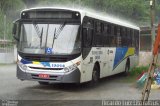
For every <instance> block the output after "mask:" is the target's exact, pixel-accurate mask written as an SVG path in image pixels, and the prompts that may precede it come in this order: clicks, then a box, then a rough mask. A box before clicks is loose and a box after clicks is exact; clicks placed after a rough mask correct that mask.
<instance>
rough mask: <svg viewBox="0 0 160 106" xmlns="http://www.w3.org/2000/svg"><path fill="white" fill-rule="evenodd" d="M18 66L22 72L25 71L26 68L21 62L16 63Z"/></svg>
mask: <svg viewBox="0 0 160 106" xmlns="http://www.w3.org/2000/svg"><path fill="white" fill-rule="evenodd" d="M18 66H19V67H20V68H21V69H22V70H27V66H26V65H25V64H23V63H21V62H19V63H18Z"/></svg>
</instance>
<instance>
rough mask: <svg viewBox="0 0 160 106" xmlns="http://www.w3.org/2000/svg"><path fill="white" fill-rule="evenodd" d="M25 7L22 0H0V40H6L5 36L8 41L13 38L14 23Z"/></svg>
mask: <svg viewBox="0 0 160 106" xmlns="http://www.w3.org/2000/svg"><path fill="white" fill-rule="evenodd" d="M24 7H25V4H24V3H23V2H22V0H0V24H1V26H0V39H2V38H4V37H3V36H4V34H5V38H6V39H11V38H12V36H11V32H12V21H13V20H15V19H16V18H17V16H18V15H19V12H20V11H21V9H22V8H24ZM4 31H5V32H4Z"/></svg>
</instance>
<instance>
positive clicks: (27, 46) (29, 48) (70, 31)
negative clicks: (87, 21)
mask: <svg viewBox="0 0 160 106" xmlns="http://www.w3.org/2000/svg"><path fill="white" fill-rule="evenodd" d="M79 29H80V25H79V24H75V23H74V24H70V23H65V22H64V23H59V24H57V23H56V24H51V23H50V24H48V23H46V24H43V23H23V24H21V30H20V42H19V47H18V49H19V51H21V52H23V53H32V54H45V53H46V49H49V50H50V52H49V54H75V53H79V52H80V47H81V46H80V45H81V42H80V34H79V32H80V31H79ZM47 53H48V52H47Z"/></svg>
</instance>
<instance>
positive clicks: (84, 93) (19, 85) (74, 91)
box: [0, 64, 160, 106]
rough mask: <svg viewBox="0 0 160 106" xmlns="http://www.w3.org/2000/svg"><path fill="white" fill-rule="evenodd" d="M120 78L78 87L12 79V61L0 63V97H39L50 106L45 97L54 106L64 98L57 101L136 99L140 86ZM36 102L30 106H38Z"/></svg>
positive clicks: (157, 94) (154, 95)
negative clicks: (45, 84)
mask: <svg viewBox="0 0 160 106" xmlns="http://www.w3.org/2000/svg"><path fill="white" fill-rule="evenodd" d="M123 78H125V77H124V76H122V75H116V76H112V77H109V78H105V79H103V80H101V81H100V83H99V84H98V85H97V86H94V87H91V86H89V85H88V84H82V85H78V86H77V85H74V84H63V85H62V84H52V85H48V86H42V85H39V84H38V83H37V82H32V81H20V80H18V79H17V78H16V65H15V64H11V65H0V99H1V100H40V101H38V104H39V103H40V104H43V106H50V105H51V104H50V102H51V101H50V102H48V101H46V100H52V102H53V100H56V101H54V103H56V104H57V106H61V105H58V104H66V103H68V101H63V102H62V101H58V100H139V99H140V97H141V89H137V88H136V87H135V86H134V84H131V83H124V82H122V81H119V80H121V79H123ZM150 99H152V100H154V99H160V90H152V91H151V95H150ZM42 100H45V101H42ZM26 102H27V101H26ZM72 102H73V101H72ZM79 102H80V103H79V104H81V103H87V102H88V101H85V102H84V101H83V102H81V101H79ZM92 102H93V101H92ZM36 104H37V103H36ZM36 104H35V105H33V106H40V105H36ZM44 104H45V105H44ZM72 104H73V106H75V104H76V103H74V102H73V103H72ZM93 104H96V103H93ZM93 104H92V105H93ZM92 105H91V106H92ZM70 106H72V105H70Z"/></svg>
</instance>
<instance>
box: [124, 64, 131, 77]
mask: <svg viewBox="0 0 160 106" xmlns="http://www.w3.org/2000/svg"><path fill="white" fill-rule="evenodd" d="M129 69H130V64H129V62H128V61H127V63H126V66H125V71H124V75H125V76H128V75H129Z"/></svg>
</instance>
